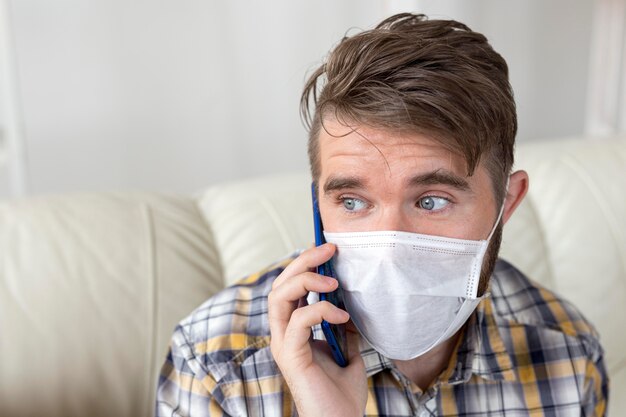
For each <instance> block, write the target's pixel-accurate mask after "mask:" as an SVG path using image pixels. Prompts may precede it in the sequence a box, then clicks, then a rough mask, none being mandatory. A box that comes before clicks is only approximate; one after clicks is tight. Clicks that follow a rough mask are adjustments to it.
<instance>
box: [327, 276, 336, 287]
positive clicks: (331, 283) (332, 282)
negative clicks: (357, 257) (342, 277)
mask: <svg viewBox="0 0 626 417" xmlns="http://www.w3.org/2000/svg"><path fill="white" fill-rule="evenodd" d="M324 281H326V284H328V285H330V286H332V285H335V282H337V280H336V279H335V278H331V277H324Z"/></svg>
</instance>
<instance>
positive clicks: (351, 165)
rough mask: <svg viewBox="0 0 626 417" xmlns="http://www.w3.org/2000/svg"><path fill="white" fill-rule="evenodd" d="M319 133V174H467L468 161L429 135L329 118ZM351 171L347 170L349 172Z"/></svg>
mask: <svg viewBox="0 0 626 417" xmlns="http://www.w3.org/2000/svg"><path fill="white" fill-rule="evenodd" d="M324 127H325V129H321V131H320V135H319V153H320V155H319V156H320V159H319V160H320V165H321V166H320V168H321V169H320V176H321V177H324V176H327V175H329V174H330V171H335V170H337V169H339V170H342V171H352V170H356V171H365V172H368V173H370V174H375V175H382V176H388V177H394V176H398V175H402V174H406V172H405V171H407V170H408V171H415V170H418V171H425V170H437V169H445V170H447V171H450V172H453V173H455V174H457V175H458V176H463V177H465V176H466V170H467V164H466V161H465V159H464V158H463V157H462V156H461V155H459V154H458V153H455V152H452V151H450V150H449V149H448V148H446V147H444V146H443V145H442V144H441V143H439V142H438V141H436V140H435V139H433V138H432V137H430V136H427V135H425V134H419V133H407V132H396V131H390V130H385V129H379V128H374V127H369V126H352V127H347V126H345V125H342V124H340V123H338V122H334V121H329V122H327V123H325V125H324ZM348 173H349V172H344V174H348Z"/></svg>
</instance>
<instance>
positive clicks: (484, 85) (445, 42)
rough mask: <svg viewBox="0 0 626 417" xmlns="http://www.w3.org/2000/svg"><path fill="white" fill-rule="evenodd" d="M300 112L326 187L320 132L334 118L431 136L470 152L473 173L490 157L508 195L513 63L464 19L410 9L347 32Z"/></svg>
mask: <svg viewBox="0 0 626 417" xmlns="http://www.w3.org/2000/svg"><path fill="white" fill-rule="evenodd" d="M311 107H313V111H311ZM300 112H301V115H302V118H303V120H304V122H305V124H306V126H307V128H308V129H309V140H308V153H309V161H310V164H311V174H312V176H313V180H314V182H316V183H317V180H318V179H319V175H320V161H319V143H318V138H319V133H320V129H323V128H324V120H325V118H326V119H327V118H333V119H334V120H337V121H339V122H340V123H342V124H345V125H346V126H354V125H357V124H361V125H368V126H371V127H375V128H380V129H388V130H390V131H396V132H412V133H419V134H424V135H427V136H429V137H431V138H432V139H433V140H436V141H437V142H438V143H440V144H441V145H442V146H444V147H445V148H446V149H449V150H450V151H452V152H455V153H458V154H459V155H462V156H463V157H464V159H465V161H466V163H467V175H468V176H471V175H473V173H474V171H475V169H476V167H477V165H478V164H479V162H480V161H481V160H484V163H485V166H486V168H487V170H488V172H489V174H490V177H491V179H492V183H493V188H494V194H495V197H496V201H497V202H499V203H501V202H502V201H503V199H504V197H505V190H504V187H505V182H506V178H507V176H508V175H509V173H510V171H511V168H512V165H513V148H514V144H515V134H516V132H517V116H516V112H515V101H514V98H513V91H512V89H511V85H510V84H509V80H508V67H507V64H506V62H505V61H504V59H503V58H502V57H501V56H500V55H499V54H498V53H497V52H496V51H494V50H493V48H492V47H491V45H489V43H488V41H487V39H486V38H485V36H483V35H482V34H480V33H477V32H473V31H472V30H471V29H470V28H468V27H467V26H466V25H464V24H463V23H459V22H456V21H454V20H428V18H427V17H426V16H425V15H421V14H420V15H415V14H410V13H402V14H397V15H395V16H391V17H389V18H387V19H385V20H384V21H382V22H381V23H380V24H379V25H378V26H376V27H375V28H374V29H371V30H366V31H363V32H360V33H358V34H356V35H354V36H346V37H344V38H343V39H342V40H341V42H340V43H339V44H338V45H337V46H336V47H335V48H334V50H332V51H331V52H330V53H329V55H328V57H327V58H326V62H325V63H323V64H322V65H321V66H320V67H319V68H317V69H316V70H315V71H314V72H313V73H312V75H311V76H310V78H309V79H308V81H307V82H306V85H305V87H304V91H303V93H302V96H301V100H300Z"/></svg>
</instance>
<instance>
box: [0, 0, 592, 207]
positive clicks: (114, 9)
mask: <svg viewBox="0 0 626 417" xmlns="http://www.w3.org/2000/svg"><path fill="white" fill-rule="evenodd" d="M399 4H402V3H401V2H398V1H395V2H394V1H387V2H382V1H380V0H350V1H347V0H342V1H335V0H316V1H306V2H305V1H293V0H280V1H278V0H274V1H265V2H258V1H253V0H247V1H219V2H218V1H209V0H202V1H200V0H177V1H176V0H151V1H147V0H132V1H130V0H55V1H49V0H12V1H10V5H11V10H12V19H13V26H14V36H15V41H16V44H15V49H16V53H17V57H16V58H17V61H16V63H17V68H18V76H19V84H20V85H19V87H20V92H21V101H22V110H23V115H24V119H25V135H26V149H27V153H28V160H29V166H28V173H29V177H30V187H31V189H30V191H31V193H49V192H68V191H85V190H96V191H98V190H109V189H149V190H160V191H174V192H192V191H195V190H198V189H200V188H202V187H204V186H206V185H209V184H212V183H215V182H217V181H224V180H227V179H236V178H242V177H247V176H252V175H259V174H267V173H272V172H280V171H289V170H296V169H302V168H304V167H306V163H307V160H306V152H305V142H306V139H305V138H306V134H305V131H304V129H303V128H302V126H301V123H300V119H299V114H298V102H299V95H300V90H301V88H302V85H303V82H304V79H305V74H306V73H307V70H311V69H313V68H314V67H315V66H316V64H317V63H319V62H320V60H321V58H322V57H323V56H324V54H325V53H326V52H327V51H328V49H329V48H330V47H331V46H332V45H334V44H335V43H336V42H337V41H338V40H339V38H340V37H341V36H342V35H343V34H344V32H345V31H346V30H347V29H348V28H349V27H359V28H367V27H371V26H372V25H373V24H375V23H376V22H377V21H379V20H380V19H381V18H382V17H384V16H386V15H387V14H388V13H389V11H390V10H392V9H394V8H397V7H398V5H399ZM406 4H417V5H418V6H419V9H420V11H425V12H427V13H434V14H436V15H439V16H442V15H443V16H447V17H453V18H457V19H459V20H463V21H465V22H466V23H468V24H469V25H470V27H472V28H474V29H476V30H479V31H483V32H484V33H485V34H486V35H487V36H488V37H489V38H490V39H491V41H492V43H493V45H494V46H495V48H496V49H497V50H499V51H500V52H501V53H502V55H503V56H504V57H505V58H506V59H507V60H508V62H509V64H510V67H511V79H512V83H513V86H514V90H515V92H516V97H517V101H518V108H519V119H520V131H519V139H520V140H532V139H537V138H544V137H553V136H567V135H574V134H579V133H582V131H583V122H584V113H583V112H584V101H585V90H586V77H587V67H588V64H587V59H588V55H589V39H590V24H591V11H592V2H591V1H571V0H569V1H567V0H552V1H551V2H544V1H540V0H526V1H519V2H513V1H502V0H474V1H471V2H470V1H467V0H456V1H452V0H430V1H414V2H406ZM1 175H2V173H1V172H0V176H1ZM0 179H4V178H0ZM2 193H3V188H2V185H0V197H7V196H8V195H7V194H6V189H5V191H4V193H5V194H4V195H3V194H2Z"/></svg>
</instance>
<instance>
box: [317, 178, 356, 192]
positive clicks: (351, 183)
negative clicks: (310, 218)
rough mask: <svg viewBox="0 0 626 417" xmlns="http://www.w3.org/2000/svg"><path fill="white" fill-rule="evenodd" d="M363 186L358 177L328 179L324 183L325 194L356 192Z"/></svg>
mask: <svg viewBox="0 0 626 417" xmlns="http://www.w3.org/2000/svg"><path fill="white" fill-rule="evenodd" d="M363 186H364V183H363V181H362V180H361V179H359V178H357V177H328V179H326V182H325V183H324V194H329V193H332V192H333V191H337V190H350V189H352V190H354V189H357V188H363Z"/></svg>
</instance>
